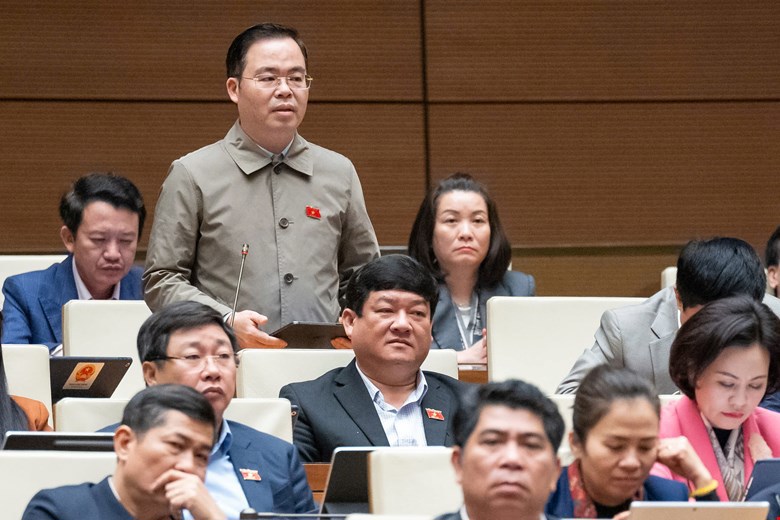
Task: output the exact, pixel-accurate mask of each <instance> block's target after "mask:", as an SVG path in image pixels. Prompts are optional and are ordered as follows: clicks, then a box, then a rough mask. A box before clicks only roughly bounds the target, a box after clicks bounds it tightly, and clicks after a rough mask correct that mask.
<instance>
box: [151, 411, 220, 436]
mask: <svg viewBox="0 0 780 520" xmlns="http://www.w3.org/2000/svg"><path fill="white" fill-rule="evenodd" d="M148 434H154V435H153V436H157V437H161V436H170V437H177V438H180V439H181V440H186V441H191V442H198V443H204V444H209V445H211V444H212V440H213V438H214V425H213V424H211V423H204V422H201V421H196V420H195V419H193V418H191V417H189V416H188V415H186V414H185V413H183V412H180V411H178V410H173V409H170V410H166V411H165V412H163V414H162V416H161V422H160V424H157V425H156V426H153V427H151V428H149V430H147V431H146V432H145V434H144V435H143V437H145V438H147V437H149V435H148Z"/></svg>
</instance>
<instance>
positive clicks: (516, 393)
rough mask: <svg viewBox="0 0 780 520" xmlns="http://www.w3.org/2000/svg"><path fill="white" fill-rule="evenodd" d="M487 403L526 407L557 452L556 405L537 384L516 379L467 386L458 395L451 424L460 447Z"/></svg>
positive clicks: (561, 427) (559, 424)
mask: <svg viewBox="0 0 780 520" xmlns="http://www.w3.org/2000/svg"><path fill="white" fill-rule="evenodd" d="M488 406H505V407H507V408H510V409H512V410H527V411H528V412H530V413H532V414H534V415H536V416H537V417H539V419H540V420H541V421H542V425H543V426H544V433H545V434H546V435H547V439H548V440H549V441H550V444H552V448H553V453H557V452H558V448H560V446H561V441H562V440H563V432H564V429H565V427H564V424H563V418H562V417H561V414H560V413H559V412H558V407H557V406H555V403H553V402H552V401H551V400H550V399H549V398H548V397H547V396H546V395H544V393H542V391H541V390H539V389H538V388H537V387H535V386H534V385H532V384H530V383H526V382H525V381H520V380H518V379H508V380H506V381H501V382H497V383H487V384H484V385H480V386H471V387H469V388H468V389H467V390H466V391H465V392H464V393H463V394H462V395H461V397H460V404H459V406H458V410H457V412H456V413H455V418H454V419H453V423H452V427H453V432H454V437H455V438H454V444H455V445H456V446H460V447H461V448H463V447H464V446H465V445H466V443H467V442H468V440H469V437H471V434H472V433H474V429H475V428H476V427H477V423H478V422H479V418H480V416H481V415H482V410H483V409H484V408H486V407H488Z"/></svg>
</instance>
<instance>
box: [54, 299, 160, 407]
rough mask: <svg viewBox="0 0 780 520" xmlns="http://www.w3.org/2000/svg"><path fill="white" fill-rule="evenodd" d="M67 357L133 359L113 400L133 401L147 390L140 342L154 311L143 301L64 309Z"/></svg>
mask: <svg viewBox="0 0 780 520" xmlns="http://www.w3.org/2000/svg"><path fill="white" fill-rule="evenodd" d="M62 309H63V310H62V346H63V352H64V354H65V355H66V356H106V357H111V356H117V357H130V358H132V360H133V364H132V365H130V368H129V369H128V370H127V373H126V374H125V377H124V378H122V382H121V383H119V386H118V387H117V389H116V390H115V391H114V394H113V395H112V396H111V397H118V398H126V399H129V398H130V397H132V396H133V395H135V394H136V393H137V392H139V391H140V390H143V389H144V378H143V372H142V371H141V363H140V362H139V361H138V348H137V346H136V338H137V337H138V329H140V328H141V324H143V322H144V321H145V320H146V318H148V317H149V316H151V314H152V311H150V310H149V307H147V306H146V303H144V302H143V301H126V300H122V301H104V300H89V301H84V300H72V301H69V302H68V303H66V304H65V305H64V306H63V308H62Z"/></svg>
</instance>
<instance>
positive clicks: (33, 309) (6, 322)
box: [2, 255, 144, 350]
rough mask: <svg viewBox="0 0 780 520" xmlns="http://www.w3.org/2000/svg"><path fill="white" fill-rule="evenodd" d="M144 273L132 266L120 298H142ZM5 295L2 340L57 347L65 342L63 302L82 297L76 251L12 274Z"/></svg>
mask: <svg viewBox="0 0 780 520" xmlns="http://www.w3.org/2000/svg"><path fill="white" fill-rule="evenodd" d="M142 273H143V269H142V268H140V267H137V266H133V267H132V268H130V272H129V273H127V274H126V275H125V277H124V278H122V281H121V285H120V287H119V299H120V300H143V298H144V293H143V286H142V284H141V274H142ZM3 295H4V296H5V303H4V304H3V337H2V342H3V343H17V344H22V345H30V344H34V345H38V344H41V345H46V346H47V347H49V350H54V348H55V347H56V346H57V345H59V344H61V343H62V306H63V305H65V304H66V303H68V302H69V301H70V300H78V298H79V295H78V291H77V290H76V280H74V279H73V255H68V257H67V258H66V259H65V260H63V261H62V262H60V263H59V264H54V265H52V266H51V267H49V268H48V269H44V270H42V271H30V272H29V273H22V274H17V275H15V276H9V277H8V278H6V280H5V283H4V284H3Z"/></svg>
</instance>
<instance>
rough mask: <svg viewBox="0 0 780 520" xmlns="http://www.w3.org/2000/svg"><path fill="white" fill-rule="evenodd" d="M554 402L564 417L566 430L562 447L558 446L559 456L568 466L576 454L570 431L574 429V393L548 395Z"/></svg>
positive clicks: (562, 463)
mask: <svg viewBox="0 0 780 520" xmlns="http://www.w3.org/2000/svg"><path fill="white" fill-rule="evenodd" d="M548 397H549V398H550V399H551V400H552V402H554V403H555V405H556V406H557V407H558V412H559V413H560V414H561V417H563V425H564V426H565V430H564V432H563V440H562V441H561V447H560V448H558V457H560V459H561V465H562V466H568V465H569V464H571V463H572V462H573V461H574V455H572V452H571V446H569V433H571V430H572V411H573V410H572V407H573V406H574V397H575V395H574V394H553V395H550V396H548Z"/></svg>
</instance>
